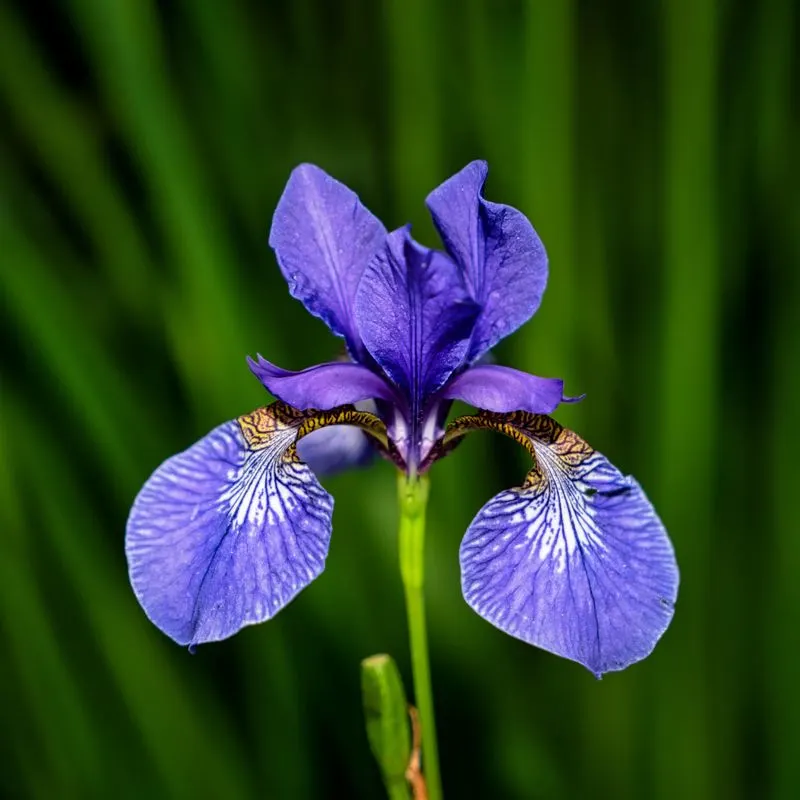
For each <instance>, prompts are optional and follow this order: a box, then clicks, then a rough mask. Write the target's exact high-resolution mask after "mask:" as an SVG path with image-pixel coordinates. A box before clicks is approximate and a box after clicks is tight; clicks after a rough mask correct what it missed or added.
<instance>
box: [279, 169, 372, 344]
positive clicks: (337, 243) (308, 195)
mask: <svg viewBox="0 0 800 800" xmlns="http://www.w3.org/2000/svg"><path fill="white" fill-rule="evenodd" d="M385 238H386V229H385V228H384V227H383V225H382V224H381V222H380V221H379V220H378V219H377V217H375V216H374V215H373V214H371V213H370V212H369V211H368V210H367V209H366V208H365V207H364V205H363V204H362V203H361V201H360V200H359V199H358V196H357V195H356V194H355V192H353V191H351V190H350V189H348V188H347V187H346V186H345V185H344V184H343V183H339V181H337V180H334V179H333V178H332V177H331V176H330V175H328V174H327V173H326V172H324V171H323V170H321V169H320V168H319V167H315V166H313V165H312V164H301V165H300V166H299V167H296V168H295V169H294V170H293V171H292V174H291V176H290V178H289V182H288V183H287V184H286V188H285V189H284V191H283V195H282V196H281V199H280V201H279V202H278V207H277V208H276V209H275V215H274V217H273V219H272V230H271V231H270V235H269V244H270V247H272V248H273V249H274V250H275V255H276V256H277V258H278V264H279V265H280V268H281V272H283V276H284V277H285V278H286V281H287V282H288V284H289V291H290V292H291V294H292V297H296V298H297V299H298V300H300V301H301V302H302V303H303V305H304V306H305V307H306V309H307V310H308V311H309V312H311V313H312V314H313V315H314V316H316V317H320V319H322V320H324V321H325V322H326V323H327V325H328V327H330V329H331V330H332V331H333V332H334V333H336V334H337V335H339V336H343V337H344V339H345V341H346V342H347V346H348V348H349V349H350V352H351V353H352V354H353V355H354V356H357V355H359V354H360V353H361V343H360V341H359V339H358V336H357V334H356V330H355V325H354V322H353V302H354V300H355V295H356V290H357V289H358V283H359V281H360V279H361V276H362V274H363V272H364V269H365V268H366V266H367V264H368V263H369V261H370V259H371V258H372V256H374V255H375V253H377V252H378V250H380V248H381V247H382V246H383V243H384V241H385Z"/></svg>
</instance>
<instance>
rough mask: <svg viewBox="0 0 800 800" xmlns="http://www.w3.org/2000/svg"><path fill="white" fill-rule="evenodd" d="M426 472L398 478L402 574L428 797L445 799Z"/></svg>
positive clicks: (430, 798)
mask: <svg viewBox="0 0 800 800" xmlns="http://www.w3.org/2000/svg"><path fill="white" fill-rule="evenodd" d="M428 489H429V484H428V478H427V476H426V475H423V476H420V477H414V478H409V477H408V476H406V475H405V474H404V473H401V474H400V476H399V479H398V502H399V506H400V528H399V532H398V543H399V550H400V575H401V577H402V580H403V588H404V590H405V596H406V614H407V618H408V634H409V645H410V649H411V670H412V674H413V678H414V696H415V699H416V706H417V709H418V711H419V720H420V727H421V729H422V741H421V749H422V767H423V772H424V775H425V782H426V784H427V788H428V800H441V799H442V785H441V778H440V773H439V753H438V749H437V745H436V722H435V719H434V713H433V691H432V688H431V671H430V659H429V657H428V634H427V629H426V624H425V598H424V594H423V587H424V584H425V509H426V506H427V503H428Z"/></svg>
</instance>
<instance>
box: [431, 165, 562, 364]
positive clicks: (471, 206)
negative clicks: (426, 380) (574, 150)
mask: <svg viewBox="0 0 800 800" xmlns="http://www.w3.org/2000/svg"><path fill="white" fill-rule="evenodd" d="M488 171H489V168H488V166H487V164H486V162H485V161H472V162H471V163H469V164H467V166H466V167H464V169H462V170H461V171H460V172H457V173H456V174H455V175H453V176H452V177H451V178H448V179H447V180H446V181H445V182H444V183H442V184H441V185H440V186H439V187H437V188H436V189H434V190H433V191H432V192H431V193H430V194H429V195H428V197H427V199H426V201H425V202H426V205H427V206H428V210H429V211H430V213H431V216H432V218H433V222H434V225H435V226H436V229H437V230H438V231H439V235H440V236H441V238H442V241H443V242H444V245H445V248H446V249H447V252H448V253H449V254H450V255H451V256H452V258H453V259H454V260H455V261H456V262H457V263H458V264H459V265H460V267H461V269H462V270H463V272H464V275H465V278H466V283H467V287H468V288H469V290H470V293H471V295H472V297H473V299H474V300H475V301H476V302H478V303H479V304H480V305H481V307H482V312H481V315H480V316H479V317H478V321H477V322H476V325H475V333H474V336H473V339H472V343H471V345H470V352H469V360H470V361H471V362H474V361H476V360H477V359H478V358H480V356H481V355H482V354H483V353H485V352H486V351H487V350H489V349H490V348H492V347H494V345H495V344H497V342H499V341H500V340H501V339H503V338H505V337H506V336H508V335H509V334H510V333H513V332H514V331H515V330H516V329H517V328H519V327H520V326H521V325H523V324H524V323H525V322H527V321H528V320H529V319H530V318H531V317H532V316H533V315H534V314H535V313H536V310H537V309H538V308H539V305H540V304H541V302H542V296H543V294H544V290H545V287H546V285H547V253H546V252H545V249H544V245H543V244H542V242H541V240H540V239H539V236H538V235H537V233H536V231H535V230H534V228H533V225H531V223H530V221H529V220H528V218H527V217H526V216H525V215H524V214H523V213H522V212H521V211H519V210H517V209H516V208H513V207H512V206H507V205H503V204H501V203H492V202H490V201H488V200H485V199H484V198H483V186H484V183H485V182H486V176H487V175H488Z"/></svg>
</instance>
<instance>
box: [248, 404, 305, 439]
mask: <svg viewBox="0 0 800 800" xmlns="http://www.w3.org/2000/svg"><path fill="white" fill-rule="evenodd" d="M304 413H305V412H303V411H298V410H297V409H295V408H292V407H291V406H287V405H285V404H284V403H273V404H272V405H269V406H265V407H264V408H257V409H256V410H255V411H251V412H250V413H249V414H244V415H243V416H241V417H239V418H238V419H237V420H236V421H237V422H238V423H239V427H240V428H241V430H242V436H244V440H245V442H247V446H248V447H249V448H250V449H251V450H262V449H263V448H265V447H268V446H269V445H270V443H271V442H272V441H273V440H274V438H275V436H276V434H278V433H282V432H286V431H288V430H290V429H292V428H294V429H297V428H299V427H300V425H301V423H302V422H303V414H304Z"/></svg>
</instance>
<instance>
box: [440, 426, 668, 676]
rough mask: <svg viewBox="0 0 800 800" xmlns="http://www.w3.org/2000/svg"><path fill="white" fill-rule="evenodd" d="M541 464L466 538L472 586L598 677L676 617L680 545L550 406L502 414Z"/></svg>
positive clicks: (641, 497) (491, 607)
mask: <svg viewBox="0 0 800 800" xmlns="http://www.w3.org/2000/svg"><path fill="white" fill-rule="evenodd" d="M453 425H454V426H455V427H456V428H459V427H460V428H461V432H463V430H466V429H468V428H469V427H489V428H496V429H498V430H501V431H503V432H504V433H507V434H509V435H511V436H512V437H513V438H515V439H517V441H520V442H521V443H522V444H524V445H525V446H526V447H528V448H529V449H530V451H531V452H532V453H533V454H534V458H535V460H536V464H535V466H534V468H533V469H532V470H531V472H530V473H529V474H528V477H527V480H526V482H525V484H524V485H523V486H522V487H521V488H519V489H512V490H509V491H506V492H502V493H501V494H499V495H497V496H496V497H494V498H493V499H492V500H490V501H489V502H488V503H487V504H486V505H485V506H484V507H483V508H482V509H481V510H480V511H479V512H478V514H477V516H476V517H475V519H474V520H473V522H472V524H471V525H470V527H469V529H468V530H467V533H466V535H465V537H464V540H463V542H462V544H461V552H460V556H461V580H462V589H463V592H464V597H465V598H466V600H467V602H468V603H469V605H470V606H471V607H472V608H473V609H475V611H477V612H478V613H479V614H480V615H481V616H482V617H484V618H485V619H487V620H488V621H489V622H491V623H492V624H494V625H496V626H497V627H498V628H500V629H501V630H503V631H505V632H506V633H509V634H511V635H512V636H516V637H517V638H519V639H522V640H523V641H526V642H529V643H530V644H533V645H536V646H537V647H541V648H544V649H545V650H549V651H551V652H553V653H556V654H558V655H560V656H564V657H565V658H570V659H572V660H574V661H577V662H579V663H581V664H583V665H584V666H585V667H587V668H588V669H590V670H591V671H592V672H593V673H594V674H595V675H596V676H597V677H600V676H601V675H602V674H603V673H604V672H609V671H613V670H619V669H623V668H624V667H627V666H628V665H629V664H632V663H634V662H636V661H639V660H640V659H642V658H644V657H645V656H647V655H648V654H649V653H650V652H651V651H652V649H653V647H654V646H655V644H656V642H657V641H658V639H659V638H660V637H661V635H662V634H663V633H664V631H665V630H666V628H667V626H668V625H669V623H670V620H671V619H672V615H673V610H674V603H675V600H676V597H677V590H678V569H677V565H676V563H675V555H674V552H673V549H672V545H671V544H670V541H669V538H668V537H667V534H666V531H665V530H664V527H663V525H662V524H661V522H660V520H659V519H658V517H657V515H656V513H655V511H654V510H653V507H652V506H651V504H650V502H649V501H648V499H647V497H646V496H645V494H644V492H643V491H642V489H641V487H640V486H639V484H638V483H637V482H636V481H635V480H634V479H633V478H631V477H629V476H625V475H623V474H622V473H620V471H619V470H618V469H617V468H616V467H614V466H613V465H612V464H610V463H609V461H608V460H607V459H606V458H605V457H604V456H602V455H601V454H600V453H597V452H596V451H594V450H593V449H592V448H591V447H590V446H589V445H588V444H586V442H584V441H583V440H582V439H581V438H580V437H578V436H577V435H576V434H574V433H573V432H572V431H569V430H567V429H565V428H562V427H561V426H560V425H558V423H556V422H555V421H554V420H552V419H550V418H549V417H544V416H537V415H531V414H524V413H518V414H512V415H504V416H500V415H494V414H482V415H478V416H477V417H470V418H463V419H462V420H457V421H456V422H455V423H453Z"/></svg>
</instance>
